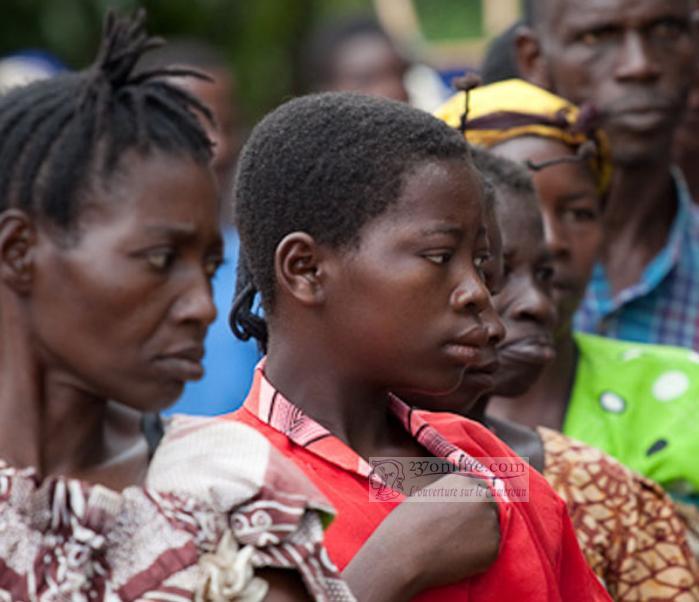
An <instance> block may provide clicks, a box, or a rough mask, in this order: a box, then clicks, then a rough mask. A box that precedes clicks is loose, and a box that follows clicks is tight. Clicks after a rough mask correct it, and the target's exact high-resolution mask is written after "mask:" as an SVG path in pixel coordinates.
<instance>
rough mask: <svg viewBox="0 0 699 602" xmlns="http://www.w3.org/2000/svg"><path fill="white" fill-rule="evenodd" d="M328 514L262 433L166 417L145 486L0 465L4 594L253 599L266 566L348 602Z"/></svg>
mask: <svg viewBox="0 0 699 602" xmlns="http://www.w3.org/2000/svg"><path fill="white" fill-rule="evenodd" d="M331 512H332V508H331V507H330V505H329V504H328V503H327V501H326V500H325V498H324V497H323V496H322V495H321V494H320V493H319V492H318V491H317V490H316V489H315V487H314V486H312V485H311V484H310V483H309V482H308V480H307V479H306V478H305V477H304V476H303V475H302V474H301V473H300V472H298V469H296V467H295V466H293V465H290V463H289V462H288V461H287V460H286V459H285V458H283V457H281V456H279V455H278V454H276V453H275V452H274V450H272V449H271V448H270V446H269V444H268V443H267V442H266V441H265V440H264V438H263V437H262V436H261V435H259V434H258V433H256V432H255V431H254V430H252V429H250V428H249V427H245V426H244V425H237V424H233V423H230V424H219V421H215V420H211V419H208V420H202V419H186V420H173V421H170V422H168V423H167V425H166V430H165V436H164V438H163V440H162V442H161V445H160V446H159V447H158V449H157V450H156V453H155V456H154V458H153V463H152V464H151V466H150V467H149V474H148V477H147V483H146V486H145V487H129V488H127V489H125V490H123V491H121V492H116V491H112V490H110V489H107V488H105V487H102V486H100V485H91V484H88V483H85V482H83V481H79V480H76V479H69V478H63V477H51V478H46V479H43V480H42V479H39V478H38V477H37V475H36V472H35V471H33V470H31V469H16V468H13V467H11V466H9V465H8V464H7V463H3V462H0V533H1V536H0V567H2V568H3V570H2V571H0V573H1V575H0V594H2V593H4V592H7V593H8V594H9V596H10V599H34V598H37V599H39V598H41V596H43V595H48V594H56V595H58V594H65V595H68V596H72V595H77V596H82V598H84V599H92V598H95V599H106V593H109V594H115V595H117V596H118V597H119V599H123V600H135V599H141V598H143V597H148V596H155V597H156V598H157V596H159V595H163V596H175V598H177V599H193V598H194V597H195V596H197V595H198V596H200V597H199V598H197V599H202V600H209V599H216V600H218V599H221V600H226V599H237V598H236V597H235V596H238V595H243V594H245V595H249V596H250V598H249V599H250V600H260V599H262V598H263V597H264V594H265V592H266V589H267V586H266V584H265V583H264V582H262V581H261V580H260V579H258V578H256V577H255V571H256V570H257V569H260V568H265V567H270V568H284V569H294V570H296V571H297V572H298V573H299V574H300V575H301V577H302V579H303V580H304V582H305V583H306V587H307V589H308V591H309V592H311V594H312V597H313V598H314V599H330V598H329V597H328V595H327V594H328V592H330V591H331V590H332V591H337V592H344V593H346V594H347V596H348V597H345V598H339V599H347V600H350V599H352V598H351V594H349V592H348V590H347V589H346V586H345V584H344V583H343V582H342V581H341V579H340V577H339V573H338V571H337V569H336V568H335V567H334V566H333V565H332V563H331V562H330V561H329V560H328V559H327V554H326V553H325V548H324V545H323V539H324V534H323V529H324V525H325V524H327V520H328V517H330V516H331ZM216 588H223V589H224V590H225V591H226V592H227V593H226V596H229V595H230V596H229V597H226V596H223V594H222V593H221V591H218V593H217V592H216V591H214V590H216ZM30 590H31V591H30ZM234 594H235V595H234ZM178 596H179V597H178ZM217 596H218V597H217ZM222 596H223V597H222ZM1 597H2V596H1V595H0V598H1ZM82 598H81V599H82ZM168 599H170V598H168ZM245 599H248V598H245Z"/></svg>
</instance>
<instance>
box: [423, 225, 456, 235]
mask: <svg viewBox="0 0 699 602" xmlns="http://www.w3.org/2000/svg"><path fill="white" fill-rule="evenodd" d="M420 234H422V235H423V236H432V235H434V234H448V235H450V236H455V237H461V236H463V234H464V231H463V228H460V227H459V226H450V225H447V224H442V225H439V226H433V227H431V228H424V229H422V230H420Z"/></svg>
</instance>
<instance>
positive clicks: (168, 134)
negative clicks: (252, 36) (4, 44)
mask: <svg viewBox="0 0 699 602" xmlns="http://www.w3.org/2000/svg"><path fill="white" fill-rule="evenodd" d="M161 43H162V41H161V40H159V39H157V38H152V37H149V36H148V35H147V33H146V31H145V12H144V11H142V10H141V11H138V12H137V13H136V14H135V15H134V16H133V17H131V18H123V17H117V16H116V14H115V13H114V12H112V11H110V12H109V13H108V14H107V16H106V19H105V23H104V29H103V34H102V42H101V47H100V49H99V52H98V55H97V58H96V59H95V62H94V63H93V64H92V65H91V66H90V67H89V68H87V69H85V70H83V71H80V72H77V73H70V74H65V75H59V76H56V77H54V78H51V79H48V80H43V81H40V82H36V83H32V84H29V85H27V86H23V87H19V88H16V89H14V90H12V91H10V92H8V93H7V94H5V95H3V96H2V97H0V211H2V210H5V209H9V208H18V209H22V210H24V211H26V212H27V213H30V214H34V215H37V216H41V217H44V218H46V219H47V220H49V221H50V222H51V223H53V224H54V225H56V226H59V227H61V228H62V229H63V230H66V231H67V230H69V229H70V227H71V226H72V225H73V224H74V221H75V218H76V217H77V215H78V214H79V210H80V207H79V205H80V199H79V196H80V193H82V192H83V191H84V189H85V188H86V187H87V186H88V185H89V184H91V183H92V182H93V179H94V178H100V179H101V180H106V179H107V178H108V177H109V176H110V175H111V174H112V172H113V171H114V170H115V169H116V167H117V164H118V162H119V159H120V158H121V157H122V156H123V155H124V153H125V152H126V151H129V150H131V149H134V150H137V151H139V152H141V153H143V154H147V153H149V152H151V151H153V150H159V151H163V152H166V153H168V154H172V155H182V156H187V157H190V158H192V159H193V160H194V161H196V162H197V163H199V164H208V162H209V161H210V159H211V142H210V141H209V139H208V138H207V136H206V134H205V132H204V130H203V128H202V126H201V123H200V121H199V119H200V118H202V117H203V118H205V119H211V113H210V111H209V109H208V108H207V107H206V106H205V105H203V104H202V103H201V102H200V101H198V100H197V99H196V98H194V97H193V96H192V95H190V94H189V93H187V92H185V91H184V90H182V89H180V88H178V87H176V86H174V85H172V84H169V83H168V82H167V81H166V80H165V78H167V77H170V76H193V77H200V78H205V77H206V76H204V75H201V74H199V73H197V72H194V71H191V70H186V69H169V70H168V69H156V70H152V71H148V72H144V73H140V74H138V75H134V73H133V67H134V65H135V63H136V61H137V60H138V59H139V58H140V57H141V55H142V54H143V53H145V52H147V51H148V50H150V49H152V48H154V47H156V46H159V45H160V44H161Z"/></svg>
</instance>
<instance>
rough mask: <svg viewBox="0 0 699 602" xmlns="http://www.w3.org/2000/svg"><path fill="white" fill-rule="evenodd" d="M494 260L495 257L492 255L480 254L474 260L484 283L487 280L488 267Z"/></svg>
mask: <svg viewBox="0 0 699 602" xmlns="http://www.w3.org/2000/svg"><path fill="white" fill-rule="evenodd" d="M492 259H493V256H492V255H491V254H490V253H479V254H478V255H476V257H474V258H473V265H474V267H475V268H476V270H477V271H478V274H479V275H480V277H481V280H483V281H485V280H486V274H485V272H486V267H487V266H488V264H489V262H490V261H491V260H492Z"/></svg>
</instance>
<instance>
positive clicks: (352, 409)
mask: <svg viewBox="0 0 699 602" xmlns="http://www.w3.org/2000/svg"><path fill="white" fill-rule="evenodd" d="M280 339H281V338H280V337H270V344H269V349H268V355H267V361H266V364H265V376H266V377H267V378H268V379H269V381H270V382H271V383H272V384H273V385H274V387H275V388H276V389H277V390H279V392H280V393H281V394H282V395H284V397H286V398H287V399H288V400H289V401H291V402H292V403H293V404H294V405H295V406H297V407H298V408H300V409H301V410H302V411H303V412H304V414H306V415H307V416H309V417H310V418H312V419H313V420H315V421H316V422H318V423H319V424H321V425H322V426H324V427H325V428H326V429H328V430H329V431H330V432H331V433H332V434H333V435H335V436H336V437H338V438H339V439H340V440H342V441H344V442H345V443H346V444H347V445H348V446H349V447H350V448H352V449H353V450H355V451H356V452H357V453H358V454H359V455H360V456H362V457H365V458H366V457H370V456H371V455H375V456H376V455H381V454H380V453H378V450H381V449H384V448H385V447H386V446H387V445H389V444H390V443H389V442H390V440H391V433H392V432H393V430H394V429H393V421H391V420H390V417H389V410H388V394H387V391H386V390H385V389H384V388H381V387H378V386H371V385H367V383H365V382H359V379H358V378H354V377H353V376H352V374H351V372H350V371H347V373H345V374H343V373H342V371H341V370H338V361H337V358H336V357H335V356H334V355H333V354H331V353H327V354H322V353H317V351H315V352H314V349H316V350H317V349H319V348H321V346H320V345H314V344H307V345H303V346H299V345H297V344H288V343H286V342H285V340H283V339H281V340H280ZM289 340H292V341H293V340H296V341H298V340H300V339H299V338H298V337H294V338H290V339H289ZM306 342H308V339H307V341H306ZM299 375H312V378H308V377H304V378H299Z"/></svg>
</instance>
